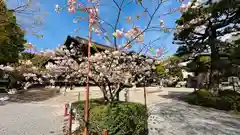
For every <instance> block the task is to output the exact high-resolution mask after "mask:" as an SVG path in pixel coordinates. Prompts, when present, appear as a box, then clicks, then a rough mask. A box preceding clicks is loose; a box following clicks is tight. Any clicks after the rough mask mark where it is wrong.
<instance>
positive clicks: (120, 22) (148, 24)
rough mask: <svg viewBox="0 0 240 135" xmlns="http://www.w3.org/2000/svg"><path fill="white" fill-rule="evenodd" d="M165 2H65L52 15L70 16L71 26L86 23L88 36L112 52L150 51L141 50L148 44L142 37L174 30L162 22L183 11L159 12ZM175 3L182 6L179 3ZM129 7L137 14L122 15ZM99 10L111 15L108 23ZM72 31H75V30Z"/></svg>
mask: <svg viewBox="0 0 240 135" xmlns="http://www.w3.org/2000/svg"><path fill="white" fill-rule="evenodd" d="M167 2H168V0H147V1H143V0H112V1H109V0H88V1H86V0H68V1H67V5H58V4H57V5H56V8H55V11H56V12H57V13H60V12H62V11H64V10H65V9H66V10H67V11H68V12H70V13H73V14H74V15H75V19H74V20H73V23H76V24H78V23H80V22H83V21H85V22H88V23H89V30H90V32H91V31H93V32H94V34H95V35H97V36H100V37H102V38H104V39H105V41H106V42H108V43H109V44H110V46H112V47H114V48H115V50H128V49H130V48H132V47H133V45H139V46H138V47H137V48H147V50H148V49H150V48H152V47H145V46H146V44H148V43H147V42H149V41H147V40H145V36H146V35H147V34H148V33H150V32H152V31H157V32H162V33H169V32H171V31H173V30H174V29H172V28H169V27H168V26H167V24H165V23H164V21H163V19H162V18H163V17H164V16H166V15H169V14H172V13H174V12H177V11H179V10H180V11H181V10H183V9H182V7H176V8H170V9H169V11H167V12H165V13H164V12H162V11H161V10H160V8H161V7H162V6H163V5H164V4H165V3H167ZM177 2H183V0H179V1H177ZM130 7H134V8H136V11H137V12H138V13H137V12H136V13H135V12H134V13H131V12H126V11H127V10H129V8H130ZM103 10H104V13H106V12H109V13H110V12H111V16H112V15H113V16H112V18H114V19H110V20H111V21H109V19H107V18H106V14H104V13H101V11H103ZM84 14H88V16H89V17H84ZM114 14H115V15H116V16H114ZM113 20H114V21H113ZM156 22H157V23H156ZM79 27H81V26H79ZM76 30H77V31H78V30H79V28H77V29H76ZM157 39H158V40H159V38H157ZM150 42H151V41H150ZM155 48H156V47H155ZM162 49H163V48H162V46H159V48H157V50H162ZM142 51H144V49H140V52H142ZM151 53H152V54H153V55H156V56H159V57H160V56H161V51H155V49H154V51H151Z"/></svg>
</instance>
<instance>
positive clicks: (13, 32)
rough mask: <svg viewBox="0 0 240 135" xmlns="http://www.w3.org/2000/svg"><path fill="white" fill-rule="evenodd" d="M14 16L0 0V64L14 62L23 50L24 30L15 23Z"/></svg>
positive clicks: (24, 41)
mask: <svg viewBox="0 0 240 135" xmlns="http://www.w3.org/2000/svg"><path fill="white" fill-rule="evenodd" d="M16 22H17V20H16V16H15V15H14V13H13V12H12V11H10V10H8V9H7V7H6V5H5V3H4V2H3V1H1V2H0V26H1V27H0V64H6V63H14V62H16V61H17V60H18V58H19V53H20V52H22V51H23V50H24V46H23V44H24V43H26V40H24V31H23V30H22V29H21V28H20V27H19V26H18V24H17V23H16Z"/></svg>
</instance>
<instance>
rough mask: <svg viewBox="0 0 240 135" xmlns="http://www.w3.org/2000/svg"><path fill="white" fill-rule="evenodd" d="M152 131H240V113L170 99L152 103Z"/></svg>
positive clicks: (202, 134) (209, 134) (205, 134)
mask: <svg viewBox="0 0 240 135" xmlns="http://www.w3.org/2000/svg"><path fill="white" fill-rule="evenodd" d="M148 124H149V125H148V126H149V135H240V116H237V115H231V114H229V113H227V112H224V111H219V110H215V109H210V108H204V107H199V106H193V105H189V104H187V103H184V102H181V101H178V100H168V101H166V102H162V103H157V104H155V105H153V106H152V107H150V117H149V120H148Z"/></svg>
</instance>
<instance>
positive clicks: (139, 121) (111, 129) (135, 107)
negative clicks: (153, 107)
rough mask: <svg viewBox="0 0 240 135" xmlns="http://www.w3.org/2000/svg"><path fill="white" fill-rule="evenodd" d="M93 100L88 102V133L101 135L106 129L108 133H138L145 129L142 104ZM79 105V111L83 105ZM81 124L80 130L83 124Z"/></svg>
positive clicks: (125, 134) (137, 134)
mask: <svg viewBox="0 0 240 135" xmlns="http://www.w3.org/2000/svg"><path fill="white" fill-rule="evenodd" d="M95 102H96V101H91V103H90V106H91V109H90V116H89V132H90V134H93V135H102V134H103V130H104V129H106V130H108V133H109V134H110V135H140V134H143V133H144V132H145V130H146V129H147V125H146V124H145V122H146V120H147V110H146V108H145V106H144V105H142V104H138V103H129V102H116V103H114V104H102V103H99V102H98V103H95ZM80 104H81V103H80ZM80 106H81V107H80V108H79V110H80V111H79V112H80V113H81V112H82V110H83V108H82V107H83V105H80ZM80 115H83V114H80ZM82 118H83V117H82ZM81 125H82V127H80V128H81V130H82V129H83V127H84V124H81ZM82 131H83V130H82Z"/></svg>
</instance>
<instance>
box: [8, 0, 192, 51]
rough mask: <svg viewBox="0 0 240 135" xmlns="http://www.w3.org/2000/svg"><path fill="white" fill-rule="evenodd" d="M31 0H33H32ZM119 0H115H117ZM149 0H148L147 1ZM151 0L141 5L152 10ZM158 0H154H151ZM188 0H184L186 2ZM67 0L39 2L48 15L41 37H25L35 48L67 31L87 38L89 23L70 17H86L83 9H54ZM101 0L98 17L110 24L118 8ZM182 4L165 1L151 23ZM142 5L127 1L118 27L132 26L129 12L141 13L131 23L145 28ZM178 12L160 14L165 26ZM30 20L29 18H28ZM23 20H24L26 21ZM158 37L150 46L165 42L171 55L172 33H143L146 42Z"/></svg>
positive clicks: (46, 46)
mask: <svg viewBox="0 0 240 135" xmlns="http://www.w3.org/2000/svg"><path fill="white" fill-rule="evenodd" d="M14 1H15V0H9V1H8V3H7V4H8V7H14V6H15V5H16V3H14ZM33 1H34V0H33ZM82 1H83V0H82ZM116 1H118V0H116ZM125 1H128V0H125ZM147 1H148V2H147ZM149 1H150V0H145V3H144V5H145V6H146V7H148V9H149V11H150V12H153V9H154V8H155V6H156V3H152V2H149ZM153 1H157V0H153ZM186 2H187V1H185V3H186ZM66 3H67V0H41V1H40V5H38V6H39V7H40V8H41V9H42V10H43V11H44V12H45V13H47V16H44V19H43V24H42V26H41V27H40V29H39V31H38V32H39V33H41V34H43V38H37V37H36V36H34V35H32V34H30V33H27V34H26V36H25V38H26V40H27V41H28V42H31V43H32V44H34V45H35V46H36V47H37V49H38V50H41V49H55V48H56V47H57V45H58V44H63V43H64V41H65V39H66V37H67V36H68V35H72V36H80V37H85V38H87V35H88V27H87V22H86V21H83V22H80V23H77V24H74V23H73V19H74V18H76V17H78V16H84V17H86V16H87V14H85V13H79V12H77V13H74V14H72V13H69V12H67V10H64V11H62V12H60V13H56V12H55V11H54V9H55V5H56V4H59V5H60V6H61V7H64V6H66ZM101 4H103V5H106V6H104V7H102V8H100V10H99V11H100V17H101V19H104V20H105V21H106V22H109V23H111V24H115V21H116V14H117V10H116V8H113V7H112V6H114V4H113V3H111V1H110V0H102V2H101ZM180 5H181V3H179V2H178V0H168V1H167V2H165V3H164V4H163V5H162V6H161V7H160V9H159V10H158V12H157V15H156V18H154V19H153V22H152V24H155V25H159V20H160V19H159V18H158V17H157V16H159V15H161V14H163V13H166V12H168V11H169V9H170V8H173V9H174V8H177V7H179V6H180ZM142 12H143V9H142V8H140V7H139V6H138V5H136V4H135V3H133V4H131V5H129V6H128V7H126V8H125V9H124V10H123V13H122V16H121V18H120V24H119V26H118V28H119V29H121V28H124V29H125V30H128V29H130V28H131V27H132V24H126V23H125V20H124V18H125V17H126V16H132V17H135V16H136V15H137V14H138V15H140V20H139V21H134V24H135V25H137V26H140V27H142V28H144V26H145V25H146V23H147V22H148V21H147V18H146V17H144V16H143V15H142ZM179 16H180V13H179V12H177V13H174V14H171V15H168V16H164V17H161V19H162V20H164V23H165V26H166V27H171V28H173V27H174V26H175V23H174V22H175V20H176V19H178V18H179ZM17 17H18V19H19V20H21V19H23V17H21V16H17ZM28 21H31V20H28ZM25 22H26V21H25ZM103 26H104V28H106V29H107V31H108V35H109V36H111V33H112V31H111V29H110V28H109V27H107V25H105V24H103ZM78 27H80V29H79V31H78V32H77V33H76V32H74V30H75V29H77V28H78ZM159 36H160V37H161V39H160V40H159V41H157V42H155V45H154V47H153V48H159V47H161V46H165V47H166V48H167V50H168V51H169V53H168V54H167V55H171V54H173V53H174V52H175V51H176V48H177V46H176V45H173V44H172V38H173V36H172V34H171V33H167V34H166V33H163V32H159V31H153V32H148V33H146V34H145V43H148V42H149V41H152V40H154V39H156V38H157V37H159ZM93 40H94V41H96V42H99V43H103V44H106V43H107V42H106V41H105V40H104V39H103V38H102V37H99V36H97V35H95V34H94V35H93ZM121 42H122V41H121V40H118V43H121ZM138 48H139V46H138V45H135V46H134V47H133V49H135V50H138Z"/></svg>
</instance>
